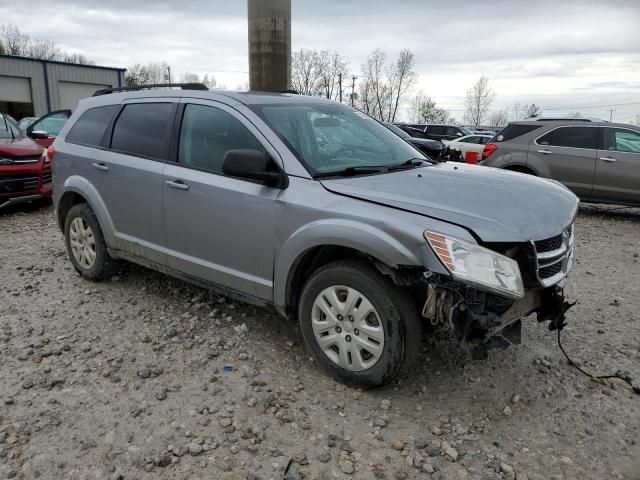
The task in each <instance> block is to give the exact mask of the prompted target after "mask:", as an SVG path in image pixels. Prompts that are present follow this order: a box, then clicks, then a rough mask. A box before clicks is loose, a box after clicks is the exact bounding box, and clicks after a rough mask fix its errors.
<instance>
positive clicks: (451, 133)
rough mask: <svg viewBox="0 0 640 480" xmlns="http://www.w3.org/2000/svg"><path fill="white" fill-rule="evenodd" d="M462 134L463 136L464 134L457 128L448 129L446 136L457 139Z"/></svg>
mask: <svg viewBox="0 0 640 480" xmlns="http://www.w3.org/2000/svg"><path fill="white" fill-rule="evenodd" d="M459 133H460V135H462V133H461V132H460V130H459V129H457V128H456V127H447V133H446V135H448V136H450V137H455V136H457V135H458V134H459Z"/></svg>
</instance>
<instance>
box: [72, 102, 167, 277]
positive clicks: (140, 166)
mask: <svg viewBox="0 0 640 480" xmlns="http://www.w3.org/2000/svg"><path fill="white" fill-rule="evenodd" d="M177 102H178V99H177V98H152V99H131V100H128V101H126V102H125V103H123V105H122V106H121V109H120V111H119V112H118V114H117V116H116V118H115V121H114V122H113V124H112V126H111V128H110V129H109V131H108V132H107V134H106V135H107V137H108V140H107V141H106V144H107V145H108V146H109V150H96V151H95V154H94V156H93V158H92V159H91V160H89V162H88V163H89V165H90V171H91V176H90V180H91V182H92V183H93V184H94V186H95V187H96V188H97V190H98V192H99V193H100V196H101V197H102V200H103V201H104V203H105V205H106V207H107V210H108V211H109V214H110V216H111V219H112V221H113V229H114V232H113V234H114V237H115V240H116V245H115V248H118V249H119V250H122V251H124V252H127V253H129V254H131V255H135V256H138V257H142V258H145V259H148V260H151V261H153V262H155V263H158V264H164V263H165V260H166V255H165V253H164V249H165V247H166V242H165V239H164V216H163V212H162V181H163V178H162V175H163V171H164V167H165V165H166V161H167V158H168V156H169V144H170V137H171V128H172V125H173V120H174V116H175V111H176V108H177ZM72 132H73V130H71V131H70V132H69V135H71V134H72Z"/></svg>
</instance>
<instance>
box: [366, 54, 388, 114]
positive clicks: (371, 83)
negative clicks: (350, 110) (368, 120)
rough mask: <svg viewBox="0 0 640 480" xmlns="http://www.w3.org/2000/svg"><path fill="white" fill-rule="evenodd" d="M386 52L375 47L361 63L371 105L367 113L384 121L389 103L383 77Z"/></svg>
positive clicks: (386, 85) (386, 86)
mask: <svg viewBox="0 0 640 480" xmlns="http://www.w3.org/2000/svg"><path fill="white" fill-rule="evenodd" d="M386 60H387V54H386V53H385V52H384V51H383V50H381V49H380V48H377V49H375V50H374V51H373V52H372V53H371V54H370V55H369V58H367V61H366V62H365V63H364V64H363V65H362V74H363V77H365V78H366V79H367V80H366V82H367V83H368V85H367V88H368V89H369V90H370V92H369V93H370V94H371V100H370V103H372V107H373V108H371V110H370V112H369V114H370V115H372V116H373V117H375V118H377V119H378V120H380V121H385V120H386V119H387V116H388V107H389V105H390V103H391V102H390V94H391V91H390V88H389V85H388V84H387V82H386V78H385V70H386V69H385V62H386Z"/></svg>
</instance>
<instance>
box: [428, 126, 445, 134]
mask: <svg viewBox="0 0 640 480" xmlns="http://www.w3.org/2000/svg"><path fill="white" fill-rule="evenodd" d="M446 131H447V128H446V127H441V126H438V125H434V126H433V127H429V128H428V129H427V133H430V134H432V135H444V134H445V132H446Z"/></svg>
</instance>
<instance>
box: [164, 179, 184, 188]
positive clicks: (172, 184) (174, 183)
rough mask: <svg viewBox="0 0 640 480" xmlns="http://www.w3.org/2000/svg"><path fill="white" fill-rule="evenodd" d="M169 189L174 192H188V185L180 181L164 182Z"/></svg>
mask: <svg viewBox="0 0 640 480" xmlns="http://www.w3.org/2000/svg"><path fill="white" fill-rule="evenodd" d="M164 183H166V184H167V185H169V188H175V189H176V190H189V185H187V184H186V183H184V182H183V181H182V180H165V182H164Z"/></svg>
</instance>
